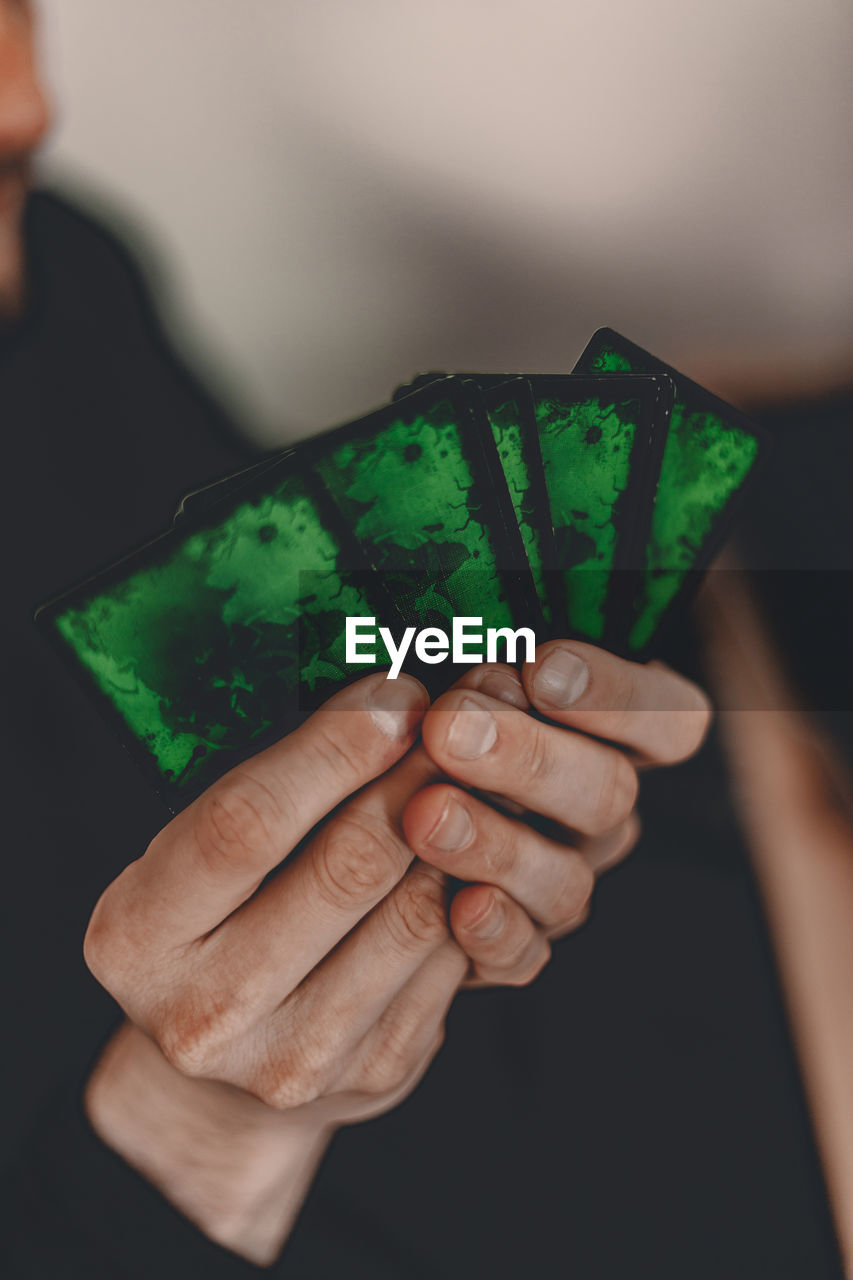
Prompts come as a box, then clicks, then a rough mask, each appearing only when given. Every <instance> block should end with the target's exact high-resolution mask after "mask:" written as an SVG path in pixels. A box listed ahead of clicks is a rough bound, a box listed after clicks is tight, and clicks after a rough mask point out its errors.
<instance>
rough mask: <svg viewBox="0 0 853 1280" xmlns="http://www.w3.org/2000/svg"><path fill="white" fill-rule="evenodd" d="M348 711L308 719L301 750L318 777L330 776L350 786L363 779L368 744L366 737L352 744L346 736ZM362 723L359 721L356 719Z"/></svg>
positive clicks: (353, 787) (352, 786) (353, 786)
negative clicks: (307, 729) (312, 719)
mask: <svg viewBox="0 0 853 1280" xmlns="http://www.w3.org/2000/svg"><path fill="white" fill-rule="evenodd" d="M349 719H350V717H349V715H348V713H346V712H341V713H339V714H338V715H334V716H333V715H331V714H329V713H327V715H326V716H324V717H321V718H318V719H317V720H314V721H310V722H309V725H308V726H306V728H308V727H310V730H311V732H310V735H306V738H305V743H304V747H303V753H304V755H305V757H306V759H307V763H308V764H309V766H310V767H312V771H313V772H315V773H316V774H317V775H318V776H320V777H327V776H329V775H332V776H334V777H335V779H337V780H339V781H341V782H343V783H344V785H350V786H351V789H353V790H354V789H355V788H356V787H357V786H360V785H361V783H362V782H363V781H364V777H363V776H362V774H363V771H364V760H365V756H366V752H367V751H368V749H369V747H370V741H369V739H368V736H367V735H365V736H364V738H363V739H362V738H360V739H359V741H358V743H354V742H352V741H351V739H350V738H349V736H348V732H347V725H348V721H349ZM359 723H360V724H361V721H360V720H359Z"/></svg>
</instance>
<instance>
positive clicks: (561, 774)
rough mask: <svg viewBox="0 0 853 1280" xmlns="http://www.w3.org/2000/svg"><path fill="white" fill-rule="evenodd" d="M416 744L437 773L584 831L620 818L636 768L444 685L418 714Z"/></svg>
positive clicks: (578, 737)
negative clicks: (419, 724) (420, 719)
mask: <svg viewBox="0 0 853 1280" xmlns="http://www.w3.org/2000/svg"><path fill="white" fill-rule="evenodd" d="M422 734H423V742H424V746H425V747H426V749H427V751H428V752H429V754H430V755H431V757H432V758H433V760H434V761H435V763H436V764H437V765H438V766H439V768H441V769H443V770H444V772H445V773H447V774H449V775H450V776H451V777H453V778H455V779H456V780H457V781H459V782H461V783H464V785H465V786H467V787H477V788H480V789H482V790H484V791H494V792H497V793H498V794H499V795H503V796H507V797H508V798H509V799H511V800H515V801H516V802H517V803H518V804H521V805H523V806H524V808H525V809H532V810H534V811H535V812H536V813H539V814H541V815H542V816H543V817H546V818H553V819H554V820H555V821H557V822H561V823H563V824H564V825H565V826H568V827H572V828H573V829H574V830H576V831H580V832H582V833H583V834H584V835H600V834H602V833H603V832H605V831H610V830H612V829H613V828H614V827H616V826H618V825H619V824H620V823H621V822H624V820H625V819H626V818H627V816H628V814H629V813H630V812H631V810H632V809H633V807H634V803H635V800H636V797H637V775H636V770H635V769H634V768H633V766H632V765H631V763H630V761H629V760H628V759H627V757H626V755H625V753H624V752H622V751H619V750H617V749H616V748H615V747H610V746H607V745H606V744H604V743H600V742H595V741H593V740H592V739H591V738H587V737H585V736H583V735H582V734H579V733H567V732H566V731H565V730H564V729H562V728H559V727H558V726H556V725H550V724H545V723H543V722H542V721H541V720H538V719H536V718H534V717H533V716H530V715H527V714H526V713H525V712H523V711H518V710H517V709H516V708H515V707H511V706H507V705H506V704H505V703H502V702H496V701H495V700H494V699H492V698H486V697H484V696H483V695H482V694H480V693H469V692H467V691H466V690H452V691H451V692H449V693H446V694H444V695H442V697H441V698H439V699H438V701H437V702H436V703H435V704H434V706H432V707H431V708H430V710H429V711H428V712H427V714H426V716H425V717H424V721H423V726H422Z"/></svg>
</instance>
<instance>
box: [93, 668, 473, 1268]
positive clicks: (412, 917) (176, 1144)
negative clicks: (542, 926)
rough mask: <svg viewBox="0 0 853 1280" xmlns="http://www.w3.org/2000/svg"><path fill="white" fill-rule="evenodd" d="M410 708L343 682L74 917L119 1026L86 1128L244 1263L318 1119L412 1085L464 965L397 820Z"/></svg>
mask: <svg viewBox="0 0 853 1280" xmlns="http://www.w3.org/2000/svg"><path fill="white" fill-rule="evenodd" d="M426 706H427V697H426V693H425V691H424V690H423V689H422V687H421V686H420V685H419V684H418V683H417V681H414V680H411V679H409V678H406V677H403V678H401V679H399V680H397V681H396V682H393V683H392V682H390V681H387V680H386V679H385V678H384V677H383V676H381V675H376V676H370V677H368V678H367V679H365V680H362V681H360V682H359V683H358V684H356V685H353V686H351V687H350V688H348V689H346V690H344V691H342V692H341V693H339V694H338V695H337V696H336V697H334V698H332V699H331V700H330V701H329V702H328V703H327V704H326V705H325V706H324V707H323V708H322V709H321V710H320V711H318V712H317V713H316V714H315V715H314V716H312V717H311V719H310V720H308V721H307V722H306V723H305V724H304V725H303V726H302V727H301V728H299V729H297V730H296V732H294V733H292V734H290V735H289V736H287V737H286V738H284V739H283V740H282V741H281V742H279V743H278V744H276V745H275V746H273V747H271V748H270V749H269V750H268V751H265V752H263V753H262V754H260V755H258V756H256V757H254V758H253V759H251V760H249V761H247V762H246V763H245V764H243V765H241V766H239V767H238V768H237V769H235V770H233V771H232V772H231V773H230V774H228V775H226V776H225V777H224V778H222V779H221V780H220V781H219V782H217V783H216V784H215V785H214V786H213V787H211V788H210V790H209V791H207V792H206V793H205V794H204V795H203V796H201V797H200V798H199V799H198V800H196V801H195V803H194V804H192V805H190V806H189V807H188V808H187V809H186V810H185V811H184V812H183V813H181V814H180V815H179V816H178V817H177V818H175V819H174V820H173V821H172V822H171V823H169V825H168V826H167V827H166V828H164V830H163V831H161V832H160V834H159V835H158V836H157V837H156V838H155V840H154V841H153V842H152V843H151V845H150V846H149V848H148V850H147V851H146V853H145V854H144V856H143V857H141V858H140V859H139V860H138V861H136V862H134V863H132V864H131V865H130V866H129V867H127V868H126V869H125V871H123V872H122V874H121V875H120V876H119V877H118V878H117V879H116V880H115V881H114V882H113V883H112V884H111V885H110V886H109V888H108V889H107V890H106V892H105V893H104V894H103V896H102V897H101V899H100V901H99V902H98V904H97V906H96V908H95V912H94V914H93V916H92V919H91V923H90V925H89V930H88V933H87V935H86V943H85V953H86V959H87V962H88V964H89V966H90V968H91V969H92V972H93V973H94V974H95V976H96V977H97V978H98V979H99V981H100V982H101V983H103V985H104V986H105V987H106V988H107V989H108V990H109V991H111V992H112V994H113V995H114V996H115V998H116V999H117V1000H118V1002H119V1003H120V1004H121V1006H122V1007H123V1009H124V1010H125V1012H126V1013H127V1016H128V1019H129V1023H128V1024H127V1025H126V1026H125V1027H124V1028H123V1029H122V1030H121V1032H120V1033H119V1034H118V1035H117V1037H115V1038H114V1040H113V1041H112V1042H111V1044H110V1045H109V1046H108V1049H107V1051H106V1053H105V1054H104V1056H103V1058H102V1060H101V1062H100V1063H99V1065H98V1067H97V1068H96V1071H95V1073H94V1075H93V1077H92V1079H91V1081H90V1084H89V1088H88V1090H87V1098H86V1103H87V1108H88V1112H89V1116H90V1118H91V1120H92V1123H93V1125H94V1127H95V1128H96V1130H97V1131H98V1132H99V1133H100V1134H101V1136H102V1137H103V1138H104V1139H105V1140H106V1141H107V1142H108V1143H109V1144H110V1145H112V1146H113V1147H115V1148H116V1149H117V1150H118V1151H119V1152H120V1153H121V1154H122V1155H123V1156H124V1157H125V1158H126V1159H127V1160H128V1161H129V1162H130V1163H131V1164H133V1165H135V1166H136V1167H137V1168H139V1169H140V1170H141V1171H142V1172H143V1173H144V1174H145V1175H146V1176H147V1177H148V1178H149V1180H150V1181H152V1182H154V1183H155V1185H157V1186H158V1187H160V1188H161V1190H163V1192H164V1193H165V1194H166V1195H167V1196H168V1197H169V1198H170V1199H172V1201H173V1202H174V1203H175V1204H176V1205H177V1206H178V1207H179V1208H180V1209H182V1210H183V1212H184V1213H185V1214H186V1215H187V1216H188V1217H190V1218H192V1219H193V1220H194V1221H196V1222H197V1223H198V1224H199V1225H200V1226H201V1227H202V1229H204V1230H205V1231H206V1232H207V1233H208V1234H209V1235H211V1236H212V1237H213V1238H215V1239H217V1240H219V1241H221V1242H222V1243H225V1244H227V1245H229V1246H230V1247H231V1248H233V1249H235V1250H237V1251H239V1252H241V1253H244V1254H245V1255H246V1256H248V1257H250V1258H253V1259H255V1260H257V1261H269V1260H270V1259H271V1258H272V1257H273V1256H274V1255H275V1253H276V1251H277V1249H278V1248H279V1246H280V1244H281V1241H282V1239H283V1237H284V1235H285V1234H286V1232H287V1230H288V1227H289V1224H290V1222H291V1221H292V1219H293V1217H294V1215H295V1213H296V1212H297V1209H298V1206H299V1202H300V1199H301V1196H302V1194H304V1191H305V1189H306V1187H307V1185H308V1182H309V1181H310V1178H311V1176H312V1174H313V1169H314V1166H315V1165H316V1162H317V1160H318V1159H319V1156H320V1154H321V1153H322V1150H323V1147H324V1145H325V1142H326V1141H327V1140H328V1136H329V1133H330V1132H331V1130H332V1129H333V1128H334V1127H335V1126H337V1125H340V1124H342V1123H345V1122H347V1121H350V1120H354V1119H357V1118H360V1117H363V1116H365V1115H368V1114H374V1113H376V1112H377V1111H379V1110H382V1109H384V1108H386V1107H388V1106H390V1105H392V1103H393V1102H395V1101H396V1100H397V1099H399V1098H400V1097H402V1096H403V1095H404V1094H405V1093H406V1092H408V1091H409V1090H410V1089H411V1088H412V1087H413V1085H414V1083H415V1082H416V1080H417V1079H418V1078H419V1076H420V1074H421V1073H422V1072H423V1070H424V1069H425V1067H426V1065H427V1064H428V1062H429V1061H430V1059H431V1057H432V1056H433V1054H434V1053H435V1051H436V1049H437V1047H438V1045H439V1043H440V1040H441V1036H442V1025H443V1020H444V1016H445V1012H446V1009H447V1006H448V1004H449V1003H450V1001H451V1000H452V998H453V995H454V993H455V992H456V990H457V989H458V987H459V984H460V982H461V981H462V979H463V977H464V975H465V972H466V970H467V966H468V961H467V958H466V956H465V955H464V954H463V952H462V951H461V949H460V948H459V946H458V945H457V944H456V943H455V942H454V940H453V939H452V937H451V935H450V932H449V929H448V925H447V912H446V904H445V891H444V886H443V877H442V876H441V874H440V873H438V872H436V871H435V870H434V869H433V868H432V867H428V866H425V865H424V864H417V865H411V864H412V854H411V851H410V850H409V849H408V847H407V845H406V843H405V841H404V838H403V835H402V829H401V826H400V815H401V813H402V809H403V806H404V805H405V802H406V801H407V800H408V798H409V797H410V796H411V795H412V793H413V792H414V791H415V790H416V789H418V788H419V787H421V786H423V785H424V784H425V783H426V782H429V781H432V780H434V779H435V778H436V777H438V770H437V769H436V767H435V765H434V764H433V763H432V762H431V761H430V760H429V758H428V756H427V755H426V753H425V752H424V751H423V750H418V751H415V752H410V753H409V754H408V755H406V756H405V759H401V757H403V756H404V755H405V753H406V752H407V751H408V749H409V747H410V746H411V745H412V743H413V741H414V738H415V734H416V731H417V729H418V727H419V724H420V721H421V718H422V716H423V713H424V711H425V709H426ZM397 761H399V762H400V763H398V764H397V766H396V768H391V766H393V765H394V764H395V762H397ZM389 769H390V772H388V771H389ZM381 775H384V776H381ZM371 780H375V781H371ZM343 802H345V803H343ZM337 806H341V807H339V808H338V807H337ZM333 811H334V812H333ZM330 814H331V816H329V815H330ZM323 819H326V821H325V822H322V820H323ZM321 822H322V825H319V826H318V824H320V823H321ZM288 855H289V856H288ZM270 873H273V874H270Z"/></svg>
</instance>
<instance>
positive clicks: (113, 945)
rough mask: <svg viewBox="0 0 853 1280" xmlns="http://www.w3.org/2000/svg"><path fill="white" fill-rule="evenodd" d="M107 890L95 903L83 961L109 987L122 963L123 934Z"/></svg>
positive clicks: (87, 931) (84, 942)
mask: <svg viewBox="0 0 853 1280" xmlns="http://www.w3.org/2000/svg"><path fill="white" fill-rule="evenodd" d="M111 888H112V886H110V888H108V889H106V890H105V891H104V892H103V893H102V894H101V896H100V898H99V899H98V901H97V902H96V904H95V909H94V911H93V912H92V915H91V917H90V919H89V924H88V926H87V928H86V934H85V937H84V938H83V959H84V960H85V961H86V965H87V967H88V969H89V971H90V972H91V973H92V975H93V976H94V977H95V978H97V980H98V982H100V983H101V985H102V986H107V985H108V983H109V981H110V979H111V977H112V976H113V974H114V973H115V971H116V969H117V968H118V967H119V966H120V964H121V953H122V950H123V948H122V945H121V942H122V931H121V929H120V928H119V927H118V921H117V918H116V912H115V910H114V908H113V895H112V894H111V892H110V889H111Z"/></svg>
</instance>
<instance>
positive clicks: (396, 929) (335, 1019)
mask: <svg viewBox="0 0 853 1280" xmlns="http://www.w3.org/2000/svg"><path fill="white" fill-rule="evenodd" d="M449 941H450V931H449V926H448V923H447V905H446V889H445V886H444V881H443V877H442V876H440V875H439V874H437V873H436V872H435V871H434V870H433V869H432V868H430V867H425V866H422V865H419V866H415V867H413V868H412V869H411V871H410V872H409V873H408V874H407V875H406V876H405V877H404V879H403V880H402V881H401V882H400V884H399V885H397V887H396V889H394V891H393V892H392V893H390V894H389V895H388V897H387V898H385V899H384V901H383V902H382V903H381V904H380V905H379V906H378V907H377V908H376V910H375V911H374V912H372V913H371V915H370V916H369V917H368V918H367V919H366V920H365V921H364V922H363V923H362V924H361V925H360V927H359V928H358V929H357V930H355V931H354V932H353V934H352V935H351V937H349V938H347V939H346V940H345V941H344V942H343V943H342V945H341V946H340V947H339V948H337V949H336V950H335V951H334V952H332V953H331V954H330V955H329V956H327V957H326V959H325V960H324V961H323V962H322V964H320V965H319V966H318V967H317V968H316V969H315V970H314V972H313V973H312V974H311V975H310V976H309V977H308V978H307V979H306V980H305V982H304V983H303V984H302V985H301V986H300V987H299V988H298V989H297V990H296V991H294V992H293V994H292V995H291V996H290V998H289V999H288V1000H286V1001H285V1002H284V1003H283V1004H282V1005H281V1007H280V1008H279V1009H278V1010H277V1011H276V1012H275V1013H274V1014H273V1015H272V1016H271V1017H270V1018H269V1020H268V1022H267V1024H266V1028H265V1032H264V1040H265V1052H264V1054H263V1055H262V1057H263V1060H264V1061H265V1062H266V1063H268V1064H269V1066H270V1070H271V1071H272V1079H267V1078H266V1077H265V1076H263V1075H262V1076H261V1077H260V1078H257V1077H255V1078H253V1079H252V1080H251V1082H250V1087H251V1088H252V1091H253V1092H260V1095H261V1096H262V1097H263V1098H264V1100H265V1101H267V1102H269V1103H271V1105H274V1106H278V1107H282V1106H286V1107H293V1106H298V1105H302V1104H303V1103H304V1102H305V1101H308V1100H310V1096H317V1097H319V1096H322V1095H324V1094H326V1093H329V1092H331V1091H334V1090H335V1089H336V1088H337V1087H338V1082H339V1080H340V1077H341V1075H342V1073H343V1072H344V1070H345V1069H346V1065H347V1063H348V1062H350V1060H351V1059H352V1057H353V1055H354V1053H355V1052H356V1050H357V1048H358V1046H359V1044H360V1043H361V1041H362V1040H363V1039H364V1037H365V1036H366V1035H367V1034H368V1033H369V1032H370V1031H371V1029H372V1028H374V1027H375V1026H376V1025H377V1024H378V1023H379V1022H380V1020H381V1019H382V1017H383V1015H384V1014H385V1011H386V1010H387V1008H388V1006H389V1005H390V1004H391V1002H392V1001H393V1000H394V998H395V997H396V996H397V995H398V994H399V993H400V992H401V991H402V990H403V988H404V987H405V986H406V984H407V983H408V982H409V981H410V980H411V979H412V978H413V977H414V975H415V974H416V973H417V972H418V970H419V969H421V967H422V966H423V965H424V964H425V962H426V961H427V960H428V959H429V957H430V956H432V955H433V954H434V953H435V952H437V951H438V950H439V949H440V948H442V947H444V946H445V944H447V943H448V942H449ZM462 972H464V965H463V964H462V962H461V960H460V961H458V962H457V964H456V966H455V973H456V975H457V982H458V981H459V979H460V977H461V974H462ZM306 1094H308V1095H310V1096H306Z"/></svg>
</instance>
